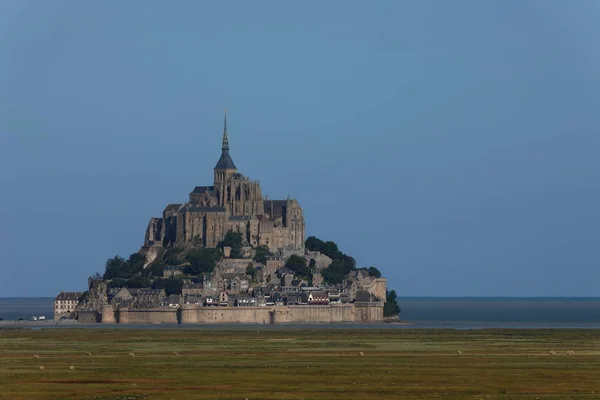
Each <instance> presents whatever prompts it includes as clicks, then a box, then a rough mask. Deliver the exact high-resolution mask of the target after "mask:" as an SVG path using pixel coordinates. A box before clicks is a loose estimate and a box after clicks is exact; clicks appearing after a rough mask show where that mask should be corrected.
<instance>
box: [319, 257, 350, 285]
mask: <svg viewBox="0 0 600 400" xmlns="http://www.w3.org/2000/svg"><path fill="white" fill-rule="evenodd" d="M350 265H351V264H350V263H344V262H343V261H341V260H333V261H332V262H331V264H329V266H328V267H327V268H325V269H323V270H322V271H321V275H322V276H323V280H324V281H325V282H326V283H329V284H330V285H335V284H338V283H342V282H343V281H344V279H346V275H348V273H349V272H350V271H351V270H352V269H351V268H350Z"/></svg>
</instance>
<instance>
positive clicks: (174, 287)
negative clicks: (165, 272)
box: [165, 278, 183, 296]
mask: <svg viewBox="0 0 600 400" xmlns="http://www.w3.org/2000/svg"><path fill="white" fill-rule="evenodd" d="M182 288H183V281H182V280H181V279H179V278H169V279H166V280H165V293H166V294H167V296H169V295H172V294H181V289H182Z"/></svg>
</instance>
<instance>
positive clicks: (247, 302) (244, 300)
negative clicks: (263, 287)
mask: <svg viewBox="0 0 600 400" xmlns="http://www.w3.org/2000/svg"><path fill="white" fill-rule="evenodd" d="M255 305H256V298H254V297H249V296H239V297H238V298H237V299H236V302H235V306H236V307H244V306H246V307H248V306H255Z"/></svg>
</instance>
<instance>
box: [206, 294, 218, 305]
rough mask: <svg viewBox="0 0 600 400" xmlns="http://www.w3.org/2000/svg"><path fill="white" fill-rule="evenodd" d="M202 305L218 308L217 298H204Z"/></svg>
mask: <svg viewBox="0 0 600 400" xmlns="http://www.w3.org/2000/svg"><path fill="white" fill-rule="evenodd" d="M203 303H204V305H205V306H218V305H219V298H218V297H215V296H205V297H204V301H203Z"/></svg>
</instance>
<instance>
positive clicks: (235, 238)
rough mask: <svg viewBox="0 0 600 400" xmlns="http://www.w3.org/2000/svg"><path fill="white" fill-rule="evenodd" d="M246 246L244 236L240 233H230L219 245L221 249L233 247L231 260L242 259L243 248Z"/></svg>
mask: <svg viewBox="0 0 600 400" xmlns="http://www.w3.org/2000/svg"><path fill="white" fill-rule="evenodd" d="M243 245H244V236H243V235H242V234H241V233H240V232H233V231H229V232H227V233H226V234H225V237H224V238H223V240H222V241H221V243H220V244H219V247H221V248H223V247H231V254H230V255H229V256H230V257H231V258H242V257H243V255H242V246H243Z"/></svg>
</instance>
